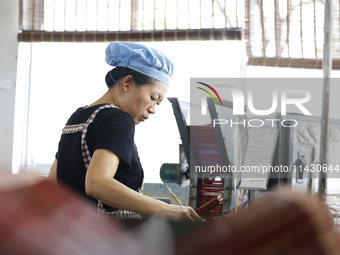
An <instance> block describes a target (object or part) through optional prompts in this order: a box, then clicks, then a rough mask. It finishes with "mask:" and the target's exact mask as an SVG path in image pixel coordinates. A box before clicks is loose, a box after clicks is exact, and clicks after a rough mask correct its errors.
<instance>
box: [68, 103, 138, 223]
mask: <svg viewBox="0 0 340 255" xmlns="http://www.w3.org/2000/svg"><path fill="white" fill-rule="evenodd" d="M108 108H118V107H117V106H115V105H112V104H106V105H102V106H100V107H98V108H97V109H96V110H95V111H94V112H93V113H92V114H91V116H90V117H89V118H88V119H87V121H86V122H85V123H81V124H75V125H66V126H65V127H64V128H63V130H62V134H74V133H77V132H82V134H81V150H82V156H83V161H84V165H85V168H86V170H87V168H88V167H89V165H90V162H91V154H90V151H89V148H88V146H87V143H86V134H87V129H88V127H89V125H90V124H91V123H92V122H93V121H94V119H95V118H96V116H97V114H98V112H99V111H101V110H103V109H108ZM143 190H144V179H143V181H142V185H141V186H140V187H139V188H138V190H137V192H139V193H143ZM98 212H99V213H104V214H105V213H108V212H106V211H105V208H104V206H103V203H102V202H101V201H99V200H98ZM109 214H112V215H114V216H115V217H117V218H140V215H139V214H137V213H135V212H130V211H126V210H118V211H114V212H109Z"/></svg>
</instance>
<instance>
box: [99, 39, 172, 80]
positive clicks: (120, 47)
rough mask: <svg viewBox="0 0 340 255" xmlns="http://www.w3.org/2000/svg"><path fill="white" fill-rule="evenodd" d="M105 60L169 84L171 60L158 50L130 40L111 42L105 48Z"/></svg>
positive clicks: (110, 63) (112, 64)
mask: <svg viewBox="0 0 340 255" xmlns="http://www.w3.org/2000/svg"><path fill="white" fill-rule="evenodd" d="M105 54H106V57H105V61H106V63H107V64H109V65H111V66H116V67H117V66H121V67H127V68H130V69H132V70H135V71H137V72H140V73H142V74H145V75H147V76H150V77H152V78H154V79H156V80H159V81H161V82H163V83H165V84H166V85H168V86H169V83H170V77H171V76H172V73H173V69H174V67H173V64H172V62H171V61H170V60H169V59H168V58H167V57H166V56H165V55H164V54H163V53H162V52H160V51H158V50H156V49H154V48H152V47H148V46H145V45H141V44H138V43H132V42H119V41H115V42H111V43H110V44H109V45H108V46H107V48H106V50H105Z"/></svg>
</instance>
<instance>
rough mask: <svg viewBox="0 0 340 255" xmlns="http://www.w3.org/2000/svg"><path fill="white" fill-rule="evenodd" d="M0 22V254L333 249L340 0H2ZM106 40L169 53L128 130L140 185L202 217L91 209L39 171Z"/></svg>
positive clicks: (337, 245)
mask: <svg viewBox="0 0 340 255" xmlns="http://www.w3.org/2000/svg"><path fill="white" fill-rule="evenodd" d="M0 20H1V25H0V31H1V32H2V34H3V36H2V38H1V39H0V42H1V45H2V46H3V47H1V49H0V52H1V58H0V67H1V69H0V70H1V71H0V105H1V107H0V113H1V116H2V121H1V122H0V130H1V132H0V141H1V143H0V152H1V153H0V201H1V204H2V205H1V206H0V254H104V253H105V254H107V253H111V254H136V255H137V254H148V255H150V254H151V255H153V254H155V255H156V254H165V255H175V254H179V255H181V254H183V255H184V254H185V255H191V254H192V255H194V254H195V255H196V254H198V255H200V254H339V253H340V233H339V231H340V173H339V172H340V166H339V164H340V113H339V106H340V105H337V104H338V101H339V99H338V95H340V87H339V84H340V79H339V78H340V1H336V0H304V1H299V0H283V1H278V0H274V1H263V0H257V1H255V0H245V1H241V0H183V1H179V0H128V1H126V0H124V1H123V0H65V1H57V0H15V1H13V0H2V2H1V3H0ZM111 41H128V42H136V43H141V44H143V43H145V44H147V45H148V44H150V45H151V46H155V47H159V48H161V49H162V51H164V52H167V51H168V52H169V55H170V57H171V56H173V59H174V63H175V74H174V77H173V81H172V84H171V85H170V86H169V92H168V96H167V98H165V99H164V100H163V102H162V105H160V108H159V112H158V114H159V117H160V118H159V120H158V122H157V117H158V116H157V115H158V114H156V115H155V116H152V119H150V120H148V122H150V123H145V124H144V123H142V125H141V127H139V126H138V127H136V144H137V147H138V150H139V157H140V159H141V162H142V165H143V168H144V172H145V184H144V194H145V195H147V196H150V197H153V198H154V199H157V200H161V201H164V202H165V203H170V204H174V205H186V206H190V207H192V208H193V209H194V210H195V211H196V213H197V214H198V215H200V217H201V218H202V222H200V223H194V222H182V221H179V222H177V221H172V220H168V219H165V218H162V217H159V216H157V215H151V216H144V217H142V219H138V220H136V219H117V218H113V217H110V216H103V215H98V213H97V211H96V210H95V209H94V208H93V207H92V205H90V204H88V203H87V201H85V200H84V199H83V198H81V197H80V196H79V194H77V193H76V192H74V191H73V190H72V189H70V188H69V187H67V186H66V185H61V186H60V187H56V186H55V185H54V184H53V183H51V182H50V181H49V180H48V179H47V175H48V171H49V169H50V168H51V164H52V162H53V159H54V155H55V153H56V150H57V142H58V139H59V138H60V134H61V133H60V131H61V128H62V126H58V125H59V124H60V125H63V124H65V121H66V117H67V116H68V115H69V114H70V112H68V111H70V109H71V110H72V109H76V107H78V106H79V105H82V104H83V105H85V104H86V103H88V102H89V101H91V100H92V98H93V96H94V95H97V94H100V93H102V91H103V90H105V86H104V85H105V84H104V85H103V86H102V87H103V88H99V85H98V84H95V86H96V87H98V88H97V89H96V91H94V92H93V93H92V92H91V89H90V88H91V86H94V85H93V84H94V83H95V82H96V83H98V82H97V81H98V80H100V81H102V80H103V77H104V75H105V72H102V70H100V69H103V70H105V68H106V69H107V67H106V66H105V65H104V64H105V63H104V57H103V56H104V55H103V52H104V51H103V49H105V48H104V45H105V46H106V45H107V44H108V43H109V42H111ZM59 57H60V59H61V60H62V61H63V62H58V61H59ZM97 61H98V62H99V61H101V62H100V63H98V62H97ZM91 65H94V67H93V66H92V67H91ZM51 84H52V85H51ZM72 84H75V85H74V87H72ZM48 85H50V86H48ZM87 91H90V92H87ZM75 93H77V94H78V95H79V96H77V99H72V94H73V95H74V94H75ZM67 101H69V102H67ZM57 121H58V124H56V123H57ZM156 122H157V124H155V123H156ZM143 125H144V126H143ZM143 132H144V133H145V134H146V135H142V134H143ZM150 137H153V139H150ZM150 140H152V141H154V140H157V145H150V144H151V142H150Z"/></svg>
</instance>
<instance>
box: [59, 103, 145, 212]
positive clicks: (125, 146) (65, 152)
mask: <svg viewBox="0 0 340 255" xmlns="http://www.w3.org/2000/svg"><path fill="white" fill-rule="evenodd" d="M100 106H102V105H96V106H92V107H89V108H84V107H82V108H79V109H77V111H76V112H74V113H73V114H72V116H71V117H70V118H69V120H68V121H67V124H66V125H76V124H82V123H85V122H86V121H87V119H88V118H89V117H90V116H91V114H92V113H93V112H94V111H95V110H96V109H97V108H99V107H100ZM134 132H135V123H134V120H133V118H132V117H131V115H129V114H128V113H126V112H124V111H122V110H120V109H118V108H107V109H102V110H100V111H99V112H98V114H97V116H96V117H95V119H94V121H93V122H92V123H91V124H90V125H89V127H88V130H87V134H86V143H87V146H88V149H89V152H90V155H91V157H92V155H93V153H94V151H95V150H97V149H108V150H112V151H113V152H114V153H115V154H116V155H117V156H118V157H119V158H120V163H119V166H118V169H117V172H116V174H115V176H114V178H115V179H116V180H117V181H119V182H121V183H123V184H124V185H126V186H127V187H129V188H131V189H133V190H137V189H138V188H139V187H140V186H141V184H142V182H143V178H144V173H143V169H142V166H141V164H140V161H139V157H138V152H137V148H136V146H135V143H134ZM81 136H82V133H81V132H77V133H73V134H62V135H61V139H60V142H59V147H58V152H57V155H56V158H57V160H58V165H57V178H58V181H62V182H64V183H66V184H67V185H68V186H70V187H72V188H73V189H75V190H76V191H78V192H79V193H80V194H82V195H84V196H85V197H87V198H88V199H90V200H91V201H93V202H94V203H95V204H97V202H98V201H97V200H95V199H94V198H92V197H89V196H87V195H86V193H85V175H86V168H85V165H84V161H83V157H82V148H81ZM104 207H105V209H107V210H109V211H111V210H115V209H114V208H111V207H109V206H107V205H104Z"/></svg>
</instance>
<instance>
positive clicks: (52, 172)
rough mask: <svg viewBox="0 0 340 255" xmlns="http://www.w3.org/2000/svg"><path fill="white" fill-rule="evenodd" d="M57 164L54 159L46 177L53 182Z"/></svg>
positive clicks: (55, 177)
mask: <svg viewBox="0 0 340 255" xmlns="http://www.w3.org/2000/svg"><path fill="white" fill-rule="evenodd" d="M57 164H58V161H57V159H54V161H53V164H52V166H51V169H50V172H49V173H48V179H49V180H51V181H55V182H56V181H57Z"/></svg>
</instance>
